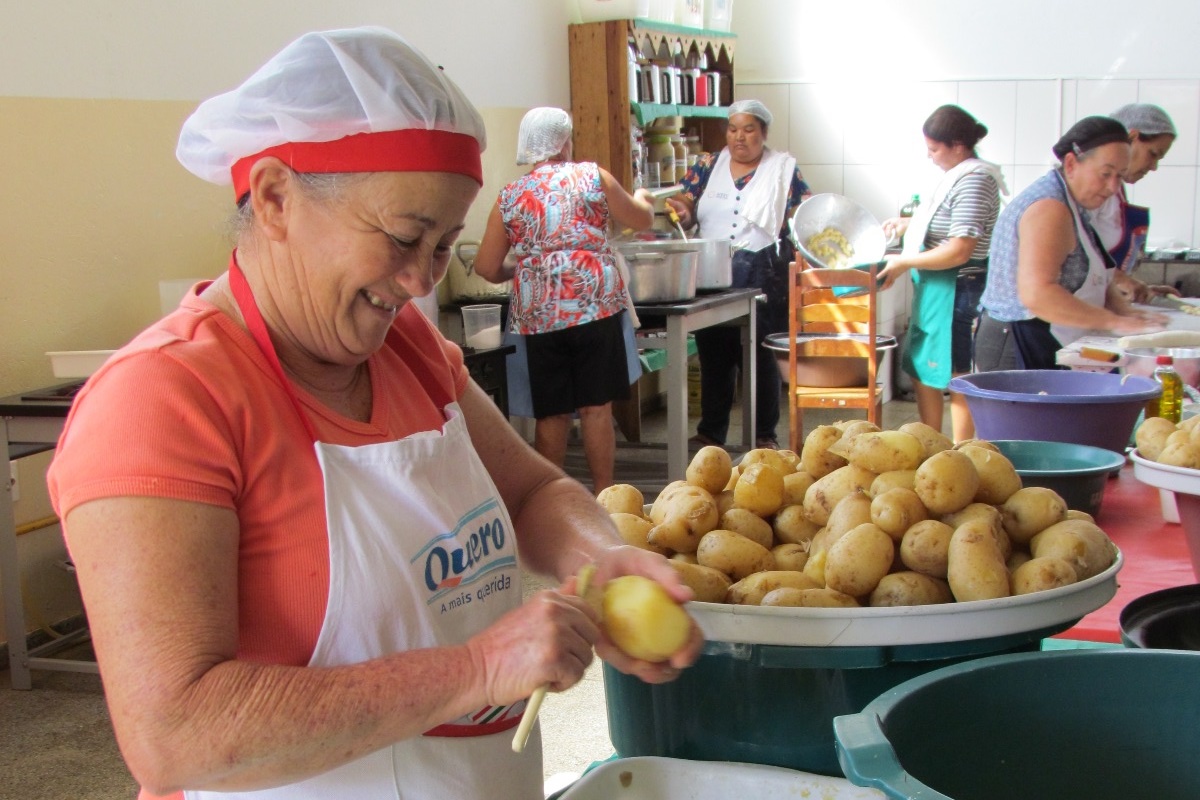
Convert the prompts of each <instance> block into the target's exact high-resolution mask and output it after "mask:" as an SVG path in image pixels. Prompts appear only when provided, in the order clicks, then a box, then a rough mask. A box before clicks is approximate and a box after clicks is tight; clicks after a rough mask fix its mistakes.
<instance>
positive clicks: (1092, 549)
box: [1029, 519, 1117, 581]
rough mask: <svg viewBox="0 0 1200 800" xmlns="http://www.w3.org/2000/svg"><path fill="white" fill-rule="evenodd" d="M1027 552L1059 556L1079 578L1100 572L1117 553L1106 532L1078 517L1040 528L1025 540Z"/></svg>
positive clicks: (1036, 555) (1085, 578)
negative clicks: (1027, 544) (1027, 547)
mask: <svg viewBox="0 0 1200 800" xmlns="http://www.w3.org/2000/svg"><path fill="white" fill-rule="evenodd" d="M1029 552H1030V553H1032V554H1033V557H1034V558H1042V557H1054V558H1061V559H1062V560H1064V561H1066V562H1067V563H1068V564H1070V565H1071V566H1072V567H1073V568H1074V569H1075V575H1076V576H1077V577H1078V578H1079V580H1081V581H1082V580H1087V579H1088V578H1091V577H1093V576H1094V575H1099V574H1100V573H1101V572H1104V570H1106V569H1108V568H1109V567H1110V566H1112V563H1113V561H1114V560H1115V559H1116V556H1117V548H1116V545H1114V544H1113V542H1112V539H1109V538H1108V534H1106V533H1105V532H1104V531H1102V530H1100V529H1099V528H1098V527H1096V525H1095V523H1092V522H1088V521H1087V520H1082V519H1066V520H1063V521H1062V522H1056V523H1054V524H1053V525H1051V526H1050V527H1049V528H1046V529H1045V530H1043V531H1041V532H1040V533H1038V534H1037V535H1036V536H1034V537H1033V538H1032V539H1030V540H1029Z"/></svg>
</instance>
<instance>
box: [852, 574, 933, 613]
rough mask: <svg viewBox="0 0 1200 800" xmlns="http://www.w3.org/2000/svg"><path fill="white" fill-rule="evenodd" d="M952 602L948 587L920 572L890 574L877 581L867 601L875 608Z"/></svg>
mask: <svg viewBox="0 0 1200 800" xmlns="http://www.w3.org/2000/svg"><path fill="white" fill-rule="evenodd" d="M953 600H954V595H953V594H951V593H950V585H949V584H948V583H946V582H945V581H944V580H939V579H938V578H931V577H930V576H928V575H923V574H922V573H920V572H906V571H901V572H892V573H889V574H887V575H884V576H883V577H882V578H881V579H880V580H879V585H877V586H876V587H875V591H873V592H871V596H870V598H869V599H868V601H867V605H869V606H872V607H875V608H887V607H894V606H931V605H935V604H937V603H949V602H952V601H953Z"/></svg>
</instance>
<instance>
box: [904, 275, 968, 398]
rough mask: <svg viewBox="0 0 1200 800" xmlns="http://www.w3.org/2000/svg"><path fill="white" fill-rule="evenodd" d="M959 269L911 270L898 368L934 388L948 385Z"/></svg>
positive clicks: (942, 387) (943, 387)
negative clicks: (909, 307) (909, 311)
mask: <svg viewBox="0 0 1200 800" xmlns="http://www.w3.org/2000/svg"><path fill="white" fill-rule="evenodd" d="M960 269H961V267H955V268H953V269H914V270H912V282H913V302H912V319H911V320H910V321H909V323H908V334H907V338H906V340H905V347H904V355H903V358H902V359H901V361H900V367H901V369H903V370H904V371H905V372H906V373H907V374H909V375H911V376H912V377H913V378H915V379H916V380H918V381H920V382H921V383H923V384H925V385H926V386H932V387H933V388H934V389H945V388H946V387H947V386H949V385H950V377H951V376H950V371H951V370H950V361H951V359H950V352H951V343H952V341H953V339H952V335H953V325H952V321H953V319H954V294H955V288H956V287H957V285H958V271H959V270H960Z"/></svg>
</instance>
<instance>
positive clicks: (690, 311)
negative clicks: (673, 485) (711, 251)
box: [634, 289, 762, 481]
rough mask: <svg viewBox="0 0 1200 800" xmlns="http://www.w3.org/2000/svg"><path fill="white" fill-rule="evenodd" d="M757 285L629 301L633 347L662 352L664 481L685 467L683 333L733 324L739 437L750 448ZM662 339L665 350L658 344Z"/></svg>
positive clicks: (677, 477) (676, 476) (677, 476)
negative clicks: (635, 321)
mask: <svg viewBox="0 0 1200 800" xmlns="http://www.w3.org/2000/svg"><path fill="white" fill-rule="evenodd" d="M760 294H762V291H761V290H759V289H726V290H724V291H721V292H715V293H712V294H700V295H697V297H696V299H694V300H687V301H683V302H678V303H645V304H635V305H634V310H635V311H636V312H637V315H638V318H639V319H640V320H641V323H642V327H641V328H640V329H638V332H637V346H638V347H639V348H642V347H652V348H663V349H665V350H666V351H667V366H666V368H665V370H664V376H665V378H666V385H667V392H666V394H667V480H668V481H674V480H683V477H684V473H685V472H686V471H687V465H688V443H687V442H688V412H687V405H688V403H687V335H688V334H689V333H691V332H692V331H695V330H699V329H701V328H708V327H711V326H713V325H724V324H737V325H739V326H740V327H741V331H742V439H743V442H744V443H745V445H746V448H747V449H750V448H752V447H753V446H754V422H755V411H754V407H755V402H754V398H755V387H756V385H757V384H756V383H755V377H756V372H757V369H756V366H755V364H756V359H755V358H754V348H755V329H756V325H757V314H758V312H757V308H756V306H757V298H758V296H759V295H760ZM664 342H665V348H664Z"/></svg>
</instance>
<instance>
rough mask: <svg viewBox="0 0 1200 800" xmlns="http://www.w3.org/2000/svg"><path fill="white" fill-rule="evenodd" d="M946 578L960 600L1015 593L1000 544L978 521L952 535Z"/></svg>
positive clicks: (987, 598)
mask: <svg viewBox="0 0 1200 800" xmlns="http://www.w3.org/2000/svg"><path fill="white" fill-rule="evenodd" d="M947 452H953V451H947ZM946 580H947V582H949V584H950V591H951V592H953V593H954V599H955V600H958V601H959V602H966V601H969V600H993V599H996V598H998V597H1008V596H1009V595H1011V594H1012V589H1011V588H1010V587H1009V583H1008V566H1007V565H1006V564H1005V563H1004V556H1003V555H1002V554H1001V552H1000V545H998V544H997V543H996V539H995V537H994V536H992V535H991V533H990V532H989V531H987V530H986V528H985V526H983V525H978V524H974V523H967V524H965V525H962V526H960V527H959V528H957V529H955V531H954V535H953V536H951V537H950V549H949V552H948V554H947V560H946Z"/></svg>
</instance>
